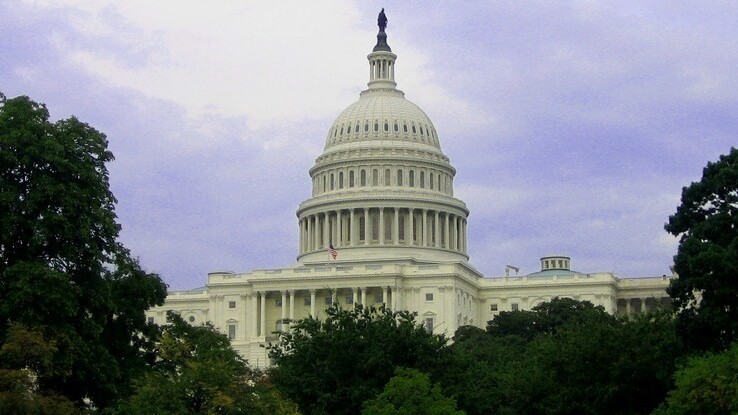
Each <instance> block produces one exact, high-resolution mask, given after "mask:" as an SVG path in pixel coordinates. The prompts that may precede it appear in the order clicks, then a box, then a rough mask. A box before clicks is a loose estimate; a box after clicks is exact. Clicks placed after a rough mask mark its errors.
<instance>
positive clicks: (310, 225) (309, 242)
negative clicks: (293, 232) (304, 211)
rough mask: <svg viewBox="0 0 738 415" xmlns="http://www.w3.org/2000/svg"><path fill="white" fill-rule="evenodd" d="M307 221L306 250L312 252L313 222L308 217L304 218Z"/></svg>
mask: <svg viewBox="0 0 738 415" xmlns="http://www.w3.org/2000/svg"><path fill="white" fill-rule="evenodd" d="M305 221H307V232H308V233H307V250H308V251H312V250H313V220H312V218H311V217H310V216H308V217H306V218H305Z"/></svg>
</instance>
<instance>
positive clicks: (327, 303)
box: [325, 297, 333, 305]
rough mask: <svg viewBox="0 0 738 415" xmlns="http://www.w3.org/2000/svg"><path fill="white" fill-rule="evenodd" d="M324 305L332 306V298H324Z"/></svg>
mask: <svg viewBox="0 0 738 415" xmlns="http://www.w3.org/2000/svg"><path fill="white" fill-rule="evenodd" d="M325 305H333V297H325Z"/></svg>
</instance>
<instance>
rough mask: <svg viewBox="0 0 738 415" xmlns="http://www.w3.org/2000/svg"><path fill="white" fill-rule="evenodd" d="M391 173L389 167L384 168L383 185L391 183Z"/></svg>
mask: <svg viewBox="0 0 738 415" xmlns="http://www.w3.org/2000/svg"><path fill="white" fill-rule="evenodd" d="M391 176H392V173H390V169H384V185H385V186H391V185H392V178H391Z"/></svg>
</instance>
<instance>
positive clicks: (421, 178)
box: [420, 171, 425, 189]
mask: <svg viewBox="0 0 738 415" xmlns="http://www.w3.org/2000/svg"><path fill="white" fill-rule="evenodd" d="M420 188H421V189H425V172H424V171H421V172H420Z"/></svg>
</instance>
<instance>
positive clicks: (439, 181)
mask: <svg viewBox="0 0 738 415" xmlns="http://www.w3.org/2000/svg"><path fill="white" fill-rule="evenodd" d="M437 181H438V183H437V184H438V185H437V186H436V189H438V191H439V192H440V191H441V175H440V174H439V175H438V178H437Z"/></svg>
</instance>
